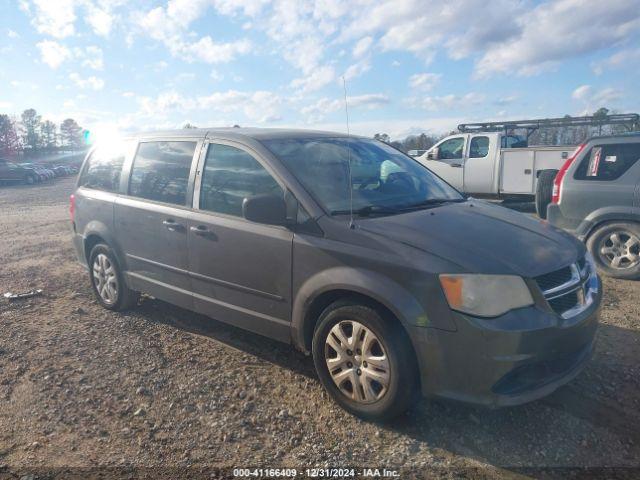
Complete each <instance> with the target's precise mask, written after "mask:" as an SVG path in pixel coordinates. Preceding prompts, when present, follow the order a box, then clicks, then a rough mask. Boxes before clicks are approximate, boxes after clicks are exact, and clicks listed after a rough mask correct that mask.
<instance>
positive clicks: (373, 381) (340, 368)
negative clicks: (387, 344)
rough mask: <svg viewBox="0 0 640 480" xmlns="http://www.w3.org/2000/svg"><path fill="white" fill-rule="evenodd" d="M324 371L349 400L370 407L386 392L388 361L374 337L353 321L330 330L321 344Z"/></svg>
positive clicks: (381, 346) (366, 329)
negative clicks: (369, 404) (324, 365)
mask: <svg viewBox="0 0 640 480" xmlns="http://www.w3.org/2000/svg"><path fill="white" fill-rule="evenodd" d="M324 357H325V361H326V364H327V369H328V370H329V374H330V375H331V378H332V380H333V382H334V383H335V384H336V386H337V387H338V389H339V390H340V391H341V392H342V393H343V394H344V395H346V396H347V397H348V398H350V399H351V400H354V401H356V402H359V403H373V402H375V401H377V400H379V399H380V398H382V397H383V396H384V394H385V393H386V392H387V390H388V388H389V382H390V379H391V370H390V367H389V358H388V356H387V353H386V351H385V349H384V346H383V345H382V342H381V341H380V340H379V339H378V337H377V336H376V335H375V334H374V333H373V332H372V331H371V330H370V329H369V328H367V327H365V326H364V325H363V324H361V323H359V322H356V321H355V320H343V321H341V322H339V323H337V324H336V325H334V326H333V328H331V330H330V331H329V334H328V335H327V338H326V340H325V348H324Z"/></svg>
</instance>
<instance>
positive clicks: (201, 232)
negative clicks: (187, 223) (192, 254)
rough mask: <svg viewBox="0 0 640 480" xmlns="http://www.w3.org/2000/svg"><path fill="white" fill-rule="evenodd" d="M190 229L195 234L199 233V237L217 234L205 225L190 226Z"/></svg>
mask: <svg viewBox="0 0 640 480" xmlns="http://www.w3.org/2000/svg"><path fill="white" fill-rule="evenodd" d="M189 231H191V232H193V234H194V235H198V236H199V237H213V236H215V235H214V234H213V232H212V231H211V230H209V229H208V228H207V227H205V226H204V225H198V226H197V227H189Z"/></svg>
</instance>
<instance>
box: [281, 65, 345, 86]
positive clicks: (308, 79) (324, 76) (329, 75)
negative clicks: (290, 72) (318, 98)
mask: <svg viewBox="0 0 640 480" xmlns="http://www.w3.org/2000/svg"><path fill="white" fill-rule="evenodd" d="M335 77H336V74H335V70H334V69H333V67H332V66H329V65H324V66H322V67H318V68H317V69H315V70H314V71H313V72H311V73H310V74H309V75H307V76H305V77H300V78H296V79H294V80H293V81H292V82H291V86H292V87H293V88H296V89H299V90H300V92H301V93H310V92H315V91H317V90H320V89H321V88H322V87H324V86H326V85H328V84H330V83H331V82H333V80H334V79H335Z"/></svg>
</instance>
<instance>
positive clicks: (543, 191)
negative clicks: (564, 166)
mask: <svg viewBox="0 0 640 480" xmlns="http://www.w3.org/2000/svg"><path fill="white" fill-rule="evenodd" d="M557 174H558V171H557V170H543V171H541V172H540V175H539V176H538V183H537V184H536V213H537V214H538V216H539V217H540V218H542V219H544V218H547V206H549V204H550V203H551V196H552V194H553V181H554V180H555V178H556V175H557Z"/></svg>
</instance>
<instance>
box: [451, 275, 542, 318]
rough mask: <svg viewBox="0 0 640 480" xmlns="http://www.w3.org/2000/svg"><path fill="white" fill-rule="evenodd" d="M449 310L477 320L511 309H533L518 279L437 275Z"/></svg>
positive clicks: (519, 278) (514, 277)
mask: <svg viewBox="0 0 640 480" xmlns="http://www.w3.org/2000/svg"><path fill="white" fill-rule="evenodd" d="M440 283H441V285H442V289H443V290H444V293H445V295H446V297H447V301H448V302H449V306H450V307H451V308H452V309H453V310H458V311H460V312H464V313H468V314H470V315H476V316H479V317H497V316H498V315H502V314H503V313H506V312H508V311H509V310H513V309H514V308H520V307H526V306H528V305H533V298H532V297H531V292H530V291H529V288H528V287H527V284H526V283H524V280H523V279H522V277H518V276H515V275H476V274H460V275H440Z"/></svg>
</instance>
